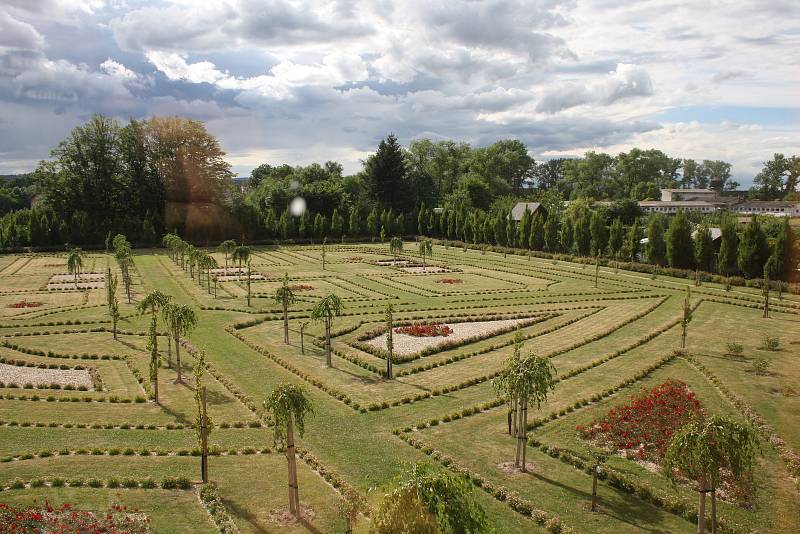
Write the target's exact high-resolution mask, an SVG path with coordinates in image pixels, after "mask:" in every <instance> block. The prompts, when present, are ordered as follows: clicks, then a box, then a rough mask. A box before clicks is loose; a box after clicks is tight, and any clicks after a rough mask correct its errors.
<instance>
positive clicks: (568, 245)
mask: <svg viewBox="0 0 800 534" xmlns="http://www.w3.org/2000/svg"><path fill="white" fill-rule="evenodd" d="M561 220H562V222H561V232H560V233H559V241H560V242H561V250H563V251H564V252H569V251H571V250H572V237H573V229H572V219H571V218H569V217H568V216H567V215H564V217H563V218H562V219H561Z"/></svg>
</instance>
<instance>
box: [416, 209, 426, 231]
mask: <svg viewBox="0 0 800 534" xmlns="http://www.w3.org/2000/svg"><path fill="white" fill-rule="evenodd" d="M417 233H418V234H419V235H428V211H427V210H426V209H425V203H424V202H423V203H422V204H420V206H419V213H418V214H417Z"/></svg>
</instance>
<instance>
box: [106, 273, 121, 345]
mask: <svg viewBox="0 0 800 534" xmlns="http://www.w3.org/2000/svg"><path fill="white" fill-rule="evenodd" d="M106 304H107V305H108V315H109V317H111V329H112V332H113V334H114V339H115V340H116V339H117V323H118V322H119V318H120V314H119V301H118V300H117V277H116V275H114V274H111V268H110V267H109V268H108V270H107V271H106Z"/></svg>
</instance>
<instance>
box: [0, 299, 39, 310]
mask: <svg viewBox="0 0 800 534" xmlns="http://www.w3.org/2000/svg"><path fill="white" fill-rule="evenodd" d="M42 305H44V303H43V302H36V301H31V300H25V299H22V300H21V301H19V302H15V303H14V304H9V305H8V306H6V307H7V308H38V307H39V306H42Z"/></svg>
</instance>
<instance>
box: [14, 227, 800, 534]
mask: <svg viewBox="0 0 800 534" xmlns="http://www.w3.org/2000/svg"><path fill="white" fill-rule="evenodd" d="M571 259H572V258H571V257H570V258H567V257H557V256H556V257H553V256H551V255H548V254H537V255H533V256H532V255H531V254H529V253H528V252H527V251H522V250H514V249H508V250H502V249H496V250H495V249H494V248H491V247H486V246H461V245H460V244H459V245H458V246H453V244H448V243H447V242H444V241H433V242H425V243H423V244H420V243H418V242H412V241H405V242H403V241H400V242H399V244H398V241H396V240H392V242H391V244H390V243H389V242H385V243H381V242H380V241H379V240H375V241H373V242H365V243H361V244H345V243H341V244H332V243H322V244H317V245H303V246H300V245H297V246H242V245H240V244H237V243H235V242H232V241H227V242H225V243H223V244H221V245H220V246H214V247H208V248H202V247H195V246H192V245H190V244H188V243H186V242H185V241H183V240H182V239H181V238H179V237H177V236H174V235H168V236H166V237H165V238H164V240H163V247H160V248H155V249H132V248H131V246H130V243H128V242H127V240H126V239H125V238H124V237H122V236H118V237H117V238H116V239H114V240H113V242H110V243H109V246H108V250H106V251H80V250H78V249H74V250H71V251H67V252H62V253H27V254H24V253H20V254H8V255H4V256H2V257H0V394H1V398H0V444H2V446H0V462H1V463H0V490H1V491H0V522H1V523H4V524H16V525H17V526H18V527H19V528H20V529H22V528H23V527H24V526H25V525H33V524H37V525H45V524H46V525H49V527H50V528H52V529H57V528H60V529H67V528H78V526H80V525H90V524H91V525H94V526H95V527H94V528H99V527H102V528H105V529H106V530H102V531H124V532H149V531H152V532H175V533H178V532H276V533H277V532H281V533H283V532H393V531H401V530H402V529H400V527H398V525H400V524H401V518H405V519H402V521H405V523H402V524H405V528H406V531H408V532H435V531H436V529H437V528H438V529H439V531H444V532H466V531H468V530H469V529H472V531H484V530H485V528H484V527H487V526H488V527H490V528H493V529H494V531H496V532H543V533H544V532H550V533H560V532H563V533H569V532H597V533H614V534H616V533H619V532H694V531H696V529H697V523H698V509H701V510H702V511H703V516H704V517H708V519H707V521H706V522H705V525H704V528H705V530H707V531H708V532H711V531H712V529H715V531H716V532H720V533H745V532H797V531H800V515H798V514H797V511H796V508H795V507H794V506H795V503H796V501H797V499H798V496H800V489H798V477H800V456H798V452H797V451H800V386H799V385H798V384H800V366H798V364H797V362H798V358H800V297H798V296H797V295H796V294H792V293H781V294H780V295H779V294H778V293H776V292H772V293H770V292H769V291H767V292H765V291H763V290H762V289H761V288H758V287H748V286H733V287H732V286H731V285H730V284H727V285H726V284H724V283H717V282H714V281H701V280H699V279H698V280H693V279H691V278H676V277H671V276H668V274H667V273H657V272H654V273H646V272H635V271H629V270H624V269H622V268H620V266H619V265H616V264H614V263H613V262H603V264H600V263H597V264H595V263H580V262H574V261H569V260H571ZM767 302H768V306H765V304H766V303H767ZM765 307H766V308H767V309H766V310H765ZM709 436H710V437H709ZM423 487H431V488H434V489H435V491H433V493H430V492H428V493H426V492H425V491H422V490H420V491H416V490H414V491H411V490H409V488H412V489H413V488H423ZM436 488H440V489H441V491H439V490H436ZM448 496H452V498H453V499H455V501H453V502H448V501H447V500H446V499H447V498H448ZM437 499H439V501H437ZM440 501H441V502H440ZM437 502H438V503H439V504H440V505H441V506H440V507H439V511H440V512H439V513H433V512H431V511H430V510H435V509H437V504H436V503H437ZM420 510H422V511H423V512H424V513H422V514H418V513H416V512H418V511H420ZM714 517H716V520H714V519H713V518H714ZM454 518H455V519H454ZM448 520H449V521H455V522H456V523H457V524H456V525H455V526H453V525H451V527H452V529H451V530H447V528H448V527H446V526H445V525H446V523H447V521H448ZM437 525H438V526H437ZM471 525H473V526H471ZM98 526H99V527H98ZM87 528H88V527H87ZM115 529H116V530H115ZM0 530H1V529H0ZM12 531H14V530H13V529H12ZM18 531H25V530H18ZM56 531H59V530H56ZM67 531H71V530H67Z"/></svg>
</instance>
